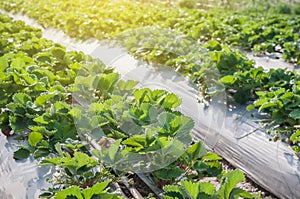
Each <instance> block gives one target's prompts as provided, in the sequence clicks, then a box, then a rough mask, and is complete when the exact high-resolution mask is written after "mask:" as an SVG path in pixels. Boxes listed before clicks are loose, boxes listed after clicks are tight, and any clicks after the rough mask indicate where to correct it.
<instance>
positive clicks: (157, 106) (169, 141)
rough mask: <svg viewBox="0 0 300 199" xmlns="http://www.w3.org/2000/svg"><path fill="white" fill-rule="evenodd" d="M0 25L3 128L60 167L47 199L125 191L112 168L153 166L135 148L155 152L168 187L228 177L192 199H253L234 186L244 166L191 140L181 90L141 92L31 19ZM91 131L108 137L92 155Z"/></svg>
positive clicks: (27, 150) (23, 149)
mask: <svg viewBox="0 0 300 199" xmlns="http://www.w3.org/2000/svg"><path fill="white" fill-rule="evenodd" d="M0 23H1V27H2V28H1V30H0V33H1V48H0V51H1V57H0V60H1V76H0V88H1V116H0V117H1V122H0V125H1V130H2V132H4V133H5V134H6V135H7V136H9V135H12V134H14V135H16V139H24V140H27V141H28V145H22V146H20V148H19V150H17V151H16V152H15V153H14V157H15V159H24V158H27V157H29V155H30V154H32V155H33V156H34V157H35V158H37V159H39V160H41V164H40V165H41V166H43V165H44V166H48V165H51V166H56V168H58V170H57V172H56V173H55V174H54V175H53V178H52V179H50V182H52V184H53V188H51V189H49V190H47V191H45V192H44V193H43V194H42V195H41V197H44V198H51V197H54V198H69V197H72V196H73V197H75V198H84V199H88V198H95V197H102V198H119V196H117V195H115V194H112V193H109V192H108V189H107V187H108V185H109V183H110V182H112V181H116V180H117V178H116V177H115V176H112V174H111V172H110V171H111V169H113V168H114V167H116V165H117V166H118V165H120V167H123V168H125V169H129V170H131V169H132V165H136V164H138V163H140V164H139V165H138V166H139V167H140V168H142V169H143V168H145V169H146V168H147V167H146V165H144V167H143V163H145V162H146V163H147V159H142V160H143V161H144V162H143V161H139V162H132V160H136V157H135V154H137V155H142V156H143V157H148V158H150V160H153V161H152V162H151V163H152V164H153V166H161V165H163V167H162V168H159V167H158V168H157V169H156V170H155V171H154V172H152V175H153V176H155V177H156V179H158V181H160V182H161V181H163V182H164V183H161V185H162V186H163V185H164V184H174V183H176V182H177V181H180V179H181V178H183V177H185V178H188V179H190V180H189V182H191V183H192V181H198V180H200V179H202V178H203V177H206V176H219V178H221V179H222V181H223V182H224V183H222V186H221V187H222V188H221V189H219V190H216V189H214V190H212V189H211V188H212V186H213V185H212V184H210V185H209V186H210V188H209V191H207V190H206V188H205V187H203V188H201V189H199V192H198V193H188V194H193V196H191V197H193V198H197V197H200V196H202V195H203V194H204V195H207V197H210V196H213V195H214V197H217V198H230V197H238V196H243V197H246V198H253V197H255V196H252V195H250V194H248V193H247V192H245V191H243V190H241V189H238V188H236V185H237V183H238V182H239V181H242V180H244V177H243V174H242V173H241V172H239V171H234V172H232V173H223V172H222V168H221V164H220V163H219V162H218V161H219V160H220V158H219V157H218V156H217V155H215V154H213V153H208V154H207V153H206V151H205V149H204V146H203V145H202V143H201V142H199V143H196V144H194V145H192V146H190V147H189V145H190V143H191V132H190V130H191V129H192V128H193V121H192V120H191V119H190V118H188V117H186V116H184V115H182V113H181V112H179V111H175V110H174V108H176V107H178V106H179V105H180V100H179V98H178V97H177V96H176V95H174V94H170V93H168V92H166V91H163V90H154V91H152V90H150V89H136V88H134V87H135V85H136V84H137V82H134V81H123V80H121V79H120V77H119V75H118V74H117V73H114V72H113V70H112V69H110V68H107V67H105V66H104V64H102V63H101V62H100V61H98V60H94V59H92V58H90V57H89V56H86V55H84V54H83V53H80V52H66V50H65V48H64V47H63V46H61V45H59V44H54V43H53V42H51V41H49V40H46V39H43V38H41V31H40V30H39V29H35V28H32V27H29V26H26V25H25V24H24V22H21V21H12V20H11V19H10V18H8V17H7V16H6V15H0ZM86 103H88V105H89V106H88V107H87V106H86V105H85V104H86ZM86 135H88V136H89V137H92V138H93V139H95V140H98V141H99V142H100V141H103V139H104V140H108V141H109V142H108V143H105V144H104V147H103V148H102V149H101V150H93V151H92V154H93V155H94V156H93V157H91V153H90V150H89V143H88V142H87V140H85V136H86ZM178 147H179V148H180V147H182V149H183V150H182V153H178ZM157 150H160V153H154V152H155V151H157ZM132 154H133V155H134V156H132ZM53 156H55V157H54V158H53ZM151 157H152V158H151ZM172 158H173V160H172ZM174 158H175V159H174ZM130 161H131V162H130ZM148 162H149V160H148ZM172 162H173V163H172ZM170 163H172V164H170ZM120 167H119V168H120ZM125 174H126V172H125ZM125 174H124V175H125ZM236 177H237V181H235V182H231V181H232V180H233V179H235V178H236ZM185 182H187V181H185ZM194 183H195V182H194ZM196 184H199V183H196ZM201 184H202V183H200V184H199V186H201ZM206 184H207V183H206ZM206 184H205V185H206ZM174 186H175V184H174ZM188 192H189V191H188ZM165 194H166V193H164V195H165ZM166 197H167V196H166Z"/></svg>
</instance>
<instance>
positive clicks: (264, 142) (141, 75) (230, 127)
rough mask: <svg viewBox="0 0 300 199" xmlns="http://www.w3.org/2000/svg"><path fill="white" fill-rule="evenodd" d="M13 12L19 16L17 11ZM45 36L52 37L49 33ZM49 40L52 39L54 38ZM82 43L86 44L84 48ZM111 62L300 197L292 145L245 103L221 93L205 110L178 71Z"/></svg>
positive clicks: (220, 149)
mask: <svg viewBox="0 0 300 199" xmlns="http://www.w3.org/2000/svg"><path fill="white" fill-rule="evenodd" d="M10 16H11V17H13V18H15V15H10ZM24 18H25V19H26V17H24ZM19 19H20V16H19ZM21 19H22V18H21ZM24 21H26V20H24ZM27 21H28V18H27ZM30 25H32V24H30ZM44 31H45V30H44ZM56 32H58V33H59V36H58V37H61V38H55V39H54V41H55V42H60V41H63V42H62V44H63V45H65V46H67V47H70V46H71V48H69V49H72V50H81V51H83V52H84V53H86V54H90V55H91V56H92V57H95V58H99V57H100V58H101V56H99V55H101V54H98V53H97V52H99V51H97V48H95V47H96V46H97V43H95V42H94V43H82V42H81V43H78V41H77V42H76V41H75V40H72V39H70V38H69V37H67V36H66V35H64V34H62V33H61V31H56ZM48 35H49V34H48ZM52 36H53V32H52ZM44 37H46V38H48V37H47V35H46V36H45V35H44ZM55 37H56V36H55ZM48 39H51V40H53V37H52V38H48ZM76 43H77V44H76ZM81 44H84V45H85V47H84V48H82V47H81ZM98 44H99V43H98ZM68 45H69V46H68ZM87 47H90V48H92V49H94V50H90V49H88V48H87ZM99 49H100V51H101V52H106V53H108V52H109V53H112V54H114V53H116V54H119V53H120V52H121V51H120V50H118V49H115V51H114V49H112V50H110V49H108V48H105V47H103V46H102V47H101V46H99ZM99 49H98V50H99ZM101 49H102V50H101ZM106 50H107V51H106ZM108 50H110V51H108ZM101 52H100V53H101ZM107 63H112V65H113V66H114V67H115V69H116V71H117V72H119V73H120V74H121V75H122V76H123V78H124V79H133V80H136V81H140V82H141V81H142V82H141V84H140V86H144V85H146V86H147V87H149V86H152V87H154V88H157V87H160V86H163V87H164V86H165V87H167V88H168V90H170V91H171V92H174V93H175V94H177V95H178V96H179V97H180V98H181V99H182V101H183V103H182V106H181V108H182V112H183V113H184V114H186V115H187V116H189V117H191V118H192V119H194V121H196V123H195V128H194V129H193V135H194V140H199V139H201V140H203V141H204V143H205V144H206V145H207V146H208V147H209V148H210V149H212V150H213V151H214V152H216V153H217V154H218V155H220V156H222V157H223V158H224V159H226V160H227V161H228V162H229V163H230V164H232V165H233V166H234V167H236V168H239V169H241V170H242V171H244V172H245V173H246V174H247V176H248V177H249V178H251V179H252V180H253V181H254V182H256V183H257V184H259V185H261V186H262V187H263V188H265V189H266V190H268V191H270V192H271V193H273V194H274V195H276V196H277V197H279V198H288V199H293V198H295V199H298V198H300V161H299V160H298V158H297V157H296V156H295V154H294V152H293V150H292V149H291V148H290V146H288V145H287V144H285V143H282V142H270V141H268V138H269V137H268V135H267V134H266V133H265V129H263V128H260V125H259V124H257V123H255V122H253V121H251V117H249V116H247V115H246V116H244V117H242V116H243V114H244V110H245V108H244V107H239V108H233V110H230V109H229V108H228V106H227V105H226V106H224V104H223V102H222V100H224V99H225V98H226V96H221V98H220V99H221V100H220V103H218V102H215V103H213V104H211V105H210V106H209V107H206V108H205V107H204V106H203V105H202V104H199V103H198V102H197V96H198V94H197V91H196V89H195V88H194V86H192V85H191V84H189V82H188V81H187V80H186V79H184V78H182V77H179V75H178V74H176V73H175V72H174V71H173V70H170V69H167V70H165V69H154V68H153V67H151V66H148V65H146V64H144V63H141V62H139V61H137V60H134V59H133V58H131V57H130V56H128V55H126V54H124V55H123V56H119V57H117V58H116V59H115V60H112V59H109V60H107V61H106V64H107ZM147 81H148V82H147ZM151 82H152V85H151V84H150V83H151ZM166 85H167V86H166Z"/></svg>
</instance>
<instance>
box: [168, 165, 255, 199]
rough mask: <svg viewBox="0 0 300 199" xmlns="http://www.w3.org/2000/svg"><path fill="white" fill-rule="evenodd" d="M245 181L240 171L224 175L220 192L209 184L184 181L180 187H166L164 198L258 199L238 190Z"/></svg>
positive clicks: (221, 178)
mask: <svg viewBox="0 0 300 199" xmlns="http://www.w3.org/2000/svg"><path fill="white" fill-rule="evenodd" d="M244 179H245V177H244V175H243V173H242V172H241V171H239V170H233V171H230V172H228V173H223V174H222V175H221V177H220V181H221V185H220V188H219V190H216V189H215V186H214V185H213V184H211V183H209V182H193V181H188V180H184V181H181V182H180V185H167V186H165V187H164V191H165V192H164V193H163V194H162V197H163V198H166V199H170V198H182V199H183V198H193V199H197V198H210V199H211V198H215V199H229V198H239V197H242V198H257V196H255V195H251V194H249V193H248V192H246V191H244V190H242V189H240V188H237V187H236V186H237V184H238V183H239V182H241V181H243V180H244Z"/></svg>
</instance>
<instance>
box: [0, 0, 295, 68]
mask: <svg viewBox="0 0 300 199" xmlns="http://www.w3.org/2000/svg"><path fill="white" fill-rule="evenodd" d="M82 5H83V6H82ZM1 7H2V8H3V9H5V10H7V11H13V12H22V13H23V14H27V15H28V16H30V17H33V18H35V19H36V20H37V21H38V22H39V23H40V24H42V25H43V26H45V27H49V26H52V27H55V28H59V29H62V30H63V31H64V32H65V33H67V34H69V35H70V36H71V37H76V38H81V39H87V38H97V39H107V38H112V37H114V36H115V35H117V34H119V33H121V32H123V31H125V30H132V29H135V28H140V27H146V26H155V27H161V28H171V29H173V30H176V31H180V32H182V33H184V34H186V35H188V36H189V37H192V38H193V39H195V40H200V41H204V42H206V41H207V40H210V39H218V40H219V41H221V42H222V43H226V44H230V45H235V46H239V47H242V48H246V49H248V50H254V51H255V52H269V53H270V52H280V53H283V57H284V59H286V60H287V61H289V62H294V63H297V64H299V56H300V55H299V34H298V33H299V28H300V23H299V15H296V14H284V13H280V14H278V13H277V12H276V11H274V12H267V15H266V14H262V13H260V12H251V13H248V12H245V11H244V10H243V11H242V12H238V11H232V10H231V11H228V12H224V11H222V12H219V11H218V10H217V11H216V10H212V11H203V10H197V9H187V8H181V7H180V6H179V7H178V6H176V5H173V6H172V7H168V6H164V5H162V4H160V3H149V2H146V3H143V2H138V3H135V1H134V2H132V1H114V2H112V1H104V2H101V3H99V2H97V1H84V2H82V1H76V0H71V1H67V2H66V1H59V0H56V1H49V0H44V1H37V0H36V1H26V0H10V1H5V2H2V3H1ZM133 10H134V12H132V11H133ZM245 13H246V14H245Z"/></svg>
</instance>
